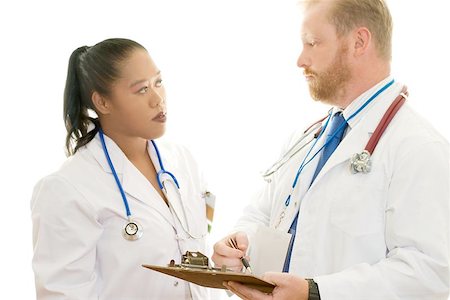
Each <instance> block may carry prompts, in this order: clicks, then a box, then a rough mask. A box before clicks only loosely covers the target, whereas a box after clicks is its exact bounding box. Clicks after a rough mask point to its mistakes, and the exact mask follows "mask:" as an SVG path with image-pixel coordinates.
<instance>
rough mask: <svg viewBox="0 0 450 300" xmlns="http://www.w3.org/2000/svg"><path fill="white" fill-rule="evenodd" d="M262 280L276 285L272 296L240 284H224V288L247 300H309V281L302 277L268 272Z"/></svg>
mask: <svg viewBox="0 0 450 300" xmlns="http://www.w3.org/2000/svg"><path fill="white" fill-rule="evenodd" d="M262 279H264V280H265V281H268V282H270V283H273V284H274V285H276V286H275V288H274V289H273V291H272V293H271V294H265V293H263V292H260V291H258V290H255V289H252V288H249V287H247V286H245V285H243V284H240V283H238V282H232V281H228V282H224V286H225V287H226V288H227V289H229V290H230V291H232V292H233V293H235V294H236V295H237V296H239V297H240V298H242V299H245V300H256V299H258V300H259V299H261V300H269V299H272V300H285V299H286V300H288V299H289V300H308V294H309V286H308V281H306V280H305V279H303V278H301V277H298V276H295V275H292V274H288V273H275V272H268V273H266V274H264V276H263V277H262Z"/></svg>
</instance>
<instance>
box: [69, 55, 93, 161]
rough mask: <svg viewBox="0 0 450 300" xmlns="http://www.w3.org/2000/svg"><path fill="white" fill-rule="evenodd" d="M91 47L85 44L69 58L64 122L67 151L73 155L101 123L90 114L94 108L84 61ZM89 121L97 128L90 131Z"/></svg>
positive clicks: (89, 138)
mask: <svg viewBox="0 0 450 300" xmlns="http://www.w3.org/2000/svg"><path fill="white" fill-rule="evenodd" d="M88 49H89V47H88V46H83V47H80V48H78V49H76V50H75V51H73V53H72V55H71V56H70V59H69V67H68V71H67V79H66V87H65V89H64V123H65V126H66V131H67V135H66V151H67V155H68V156H70V155H73V154H75V153H76V152H77V150H78V149H79V148H80V147H81V146H84V145H86V144H87V143H89V142H90V141H91V140H92V139H93V138H94V136H95V135H96V133H97V132H98V128H99V123H98V120H97V119H96V118H92V117H90V116H89V112H88V109H91V108H92V104H91V103H92V102H91V99H90V97H91V92H90V91H89V90H90V89H89V84H88V82H89V78H86V77H87V74H86V72H85V71H84V68H83V61H84V59H85V57H86V55H87V51H88ZM89 123H93V124H94V126H95V128H94V130H91V131H90V132H88V127H89Z"/></svg>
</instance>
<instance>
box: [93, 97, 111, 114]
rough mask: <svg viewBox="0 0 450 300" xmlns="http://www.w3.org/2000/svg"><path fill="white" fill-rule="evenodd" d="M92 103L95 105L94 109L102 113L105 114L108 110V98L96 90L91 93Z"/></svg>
mask: <svg viewBox="0 0 450 300" xmlns="http://www.w3.org/2000/svg"><path fill="white" fill-rule="evenodd" d="M92 104H93V105H94V107H95V111H97V112H98V113H100V114H102V115H107V114H109V112H110V107H109V104H108V100H107V99H106V98H105V97H103V96H102V95H100V94H99V93H98V92H93V93H92Z"/></svg>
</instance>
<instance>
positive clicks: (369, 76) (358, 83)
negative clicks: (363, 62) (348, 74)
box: [334, 65, 390, 109]
mask: <svg viewBox="0 0 450 300" xmlns="http://www.w3.org/2000/svg"><path fill="white" fill-rule="evenodd" d="M364 73H366V74H364ZM364 73H360V74H361V76H353V78H352V79H351V80H350V82H348V83H347V85H346V86H345V88H344V89H343V93H342V95H338V97H337V98H336V99H335V101H334V102H335V103H334V105H335V106H337V107H340V108H342V109H345V108H346V107H347V106H349V105H350V103H352V102H353V101H354V100H355V99H356V98H358V97H359V96H360V95H361V94H363V93H364V92H366V91H367V90H369V89H370V88H372V87H374V86H375V85H376V84H377V83H379V82H381V81H382V80H384V79H386V78H387V77H388V76H389V75H390V67H389V66H388V65H387V66H386V67H385V68H378V69H373V70H364Z"/></svg>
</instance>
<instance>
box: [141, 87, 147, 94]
mask: <svg viewBox="0 0 450 300" xmlns="http://www.w3.org/2000/svg"><path fill="white" fill-rule="evenodd" d="M147 92H148V86H144V87H143V88H141V89H140V90H139V94H145V93H147Z"/></svg>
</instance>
